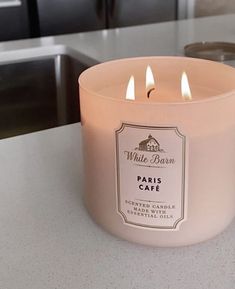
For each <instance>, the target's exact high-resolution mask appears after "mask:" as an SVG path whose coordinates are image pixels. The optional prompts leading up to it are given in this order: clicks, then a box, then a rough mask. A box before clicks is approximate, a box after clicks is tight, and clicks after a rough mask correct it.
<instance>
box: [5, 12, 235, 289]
mask: <svg viewBox="0 0 235 289" xmlns="http://www.w3.org/2000/svg"><path fill="white" fill-rule="evenodd" d="M234 23H235V15H229V16H219V17H210V18H204V19H197V20H186V21H180V22H169V23H162V24H152V25H145V26H139V27H131V28H124V29H114V30H110V31H107V30H104V31H100V32H90V33H79V34H73V35H64V36H56V37H45V38H40V39H33V40H24V41H14V42H5V43H0V62H1V61H3V62H5V61H8V60H14V59H19V58H25V57H30V56H33V55H34V52H35V53H36V54H37V55H38V53H39V54H40V53H41V54H46V53H54V52H55V50H54V48H53V47H56V51H57V52H58V53H61V52H63V51H65V52H66V51H69V52H70V53H72V54H73V53H74V54H77V55H78V56H79V55H80V56H82V54H85V55H86V56H87V57H85V56H84V59H86V61H87V62H89V61H90V63H92V62H94V63H95V62H101V61H105V60H109V59H114V58H120V57H129V56H140V55H182V54H183V46H184V45H185V44H187V43H189V42H194V41H202V40H208V41H209V40H210V41H215V40H220V41H234V40H235V25H234ZM82 57H83V56H82ZM81 159H82V153H81V136H80V125H79V124H73V125H68V126H64V127H59V128H55V129H50V130H45V131H42V132H37V133H32V134H28V135H23V136H18V137H14V138H9V139H4V140H1V141H0V172H1V174H0V184H1V185H0V288H1V289H29V288H30V289H42V288H43V289H44V288H45V289H115V288H118V289H119V288H123V289H156V288H157V289H210V288H211V289H232V288H234V286H235V285H234V282H235V248H234V246H235V244H234V239H235V223H233V224H232V225H231V226H230V227H229V228H228V229H227V230H226V231H225V232H224V233H222V234H221V235H219V236H218V237H216V238H214V239H213V240H210V241H208V242H206V243H203V244H199V245H195V246H191V247H185V248H178V249H164V248H149V247H143V246H140V245H135V244H131V243H128V242H126V241H122V240H119V239H117V238H116V237H113V236H111V235H109V234H108V233H106V232H104V231H103V230H102V229H101V228H99V227H98V226H97V225H95V224H94V223H93V221H92V220H91V219H90V217H89V216H88V215H87V212H86V210H85V208H84V205H83V202H82V197H81V196H82V193H83V186H82V180H83V178H82V160H81Z"/></svg>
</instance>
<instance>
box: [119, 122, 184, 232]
mask: <svg viewBox="0 0 235 289" xmlns="http://www.w3.org/2000/svg"><path fill="white" fill-rule="evenodd" d="M116 164H117V209H118V212H119V213H120V214H121V216H122V218H123V221H124V223H126V224H127V225H134V226H140V227H146V228H152V229H158V230H178V229H179V225H180V224H181V222H182V221H184V220H185V219H186V177H185V174H186V137H185V136H184V135H182V134H181V133H180V132H179V130H178V128H177V127H161V126H159V127H158V126H156V127H155V126H154V127H153V126H142V125H133V124H127V123H123V124H122V126H121V127H120V129H118V130H117V131H116Z"/></svg>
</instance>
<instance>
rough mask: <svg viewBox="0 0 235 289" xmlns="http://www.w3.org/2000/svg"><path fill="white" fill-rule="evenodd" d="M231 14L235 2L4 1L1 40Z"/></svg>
mask: <svg viewBox="0 0 235 289" xmlns="http://www.w3.org/2000/svg"><path fill="white" fill-rule="evenodd" d="M227 13H235V1H234V0H0V41H7V40H15V39H23V38H33V37H40V36H47V35H59V34H66V33H77V32H84V31H92V30H99V29H109V28H115V27H124V26H132V25H140V24H147V23H157V22H164V21H171V20H178V19H187V18H194V17H204V16H210V15H220V14H227Z"/></svg>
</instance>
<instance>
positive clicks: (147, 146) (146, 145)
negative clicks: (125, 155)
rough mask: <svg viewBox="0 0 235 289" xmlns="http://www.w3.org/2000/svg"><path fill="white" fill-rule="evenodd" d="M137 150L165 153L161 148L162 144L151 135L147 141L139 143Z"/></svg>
mask: <svg viewBox="0 0 235 289" xmlns="http://www.w3.org/2000/svg"><path fill="white" fill-rule="evenodd" d="M135 150H138V151H145V152H158V153H159V152H161V153H165V151H164V150H163V149H162V148H161V147H160V143H159V142H158V141H157V140H156V139H155V138H154V137H153V136H152V135H151V134H150V135H149V136H148V138H147V139H145V140H142V141H141V142H140V143H139V146H138V147H136V148H135Z"/></svg>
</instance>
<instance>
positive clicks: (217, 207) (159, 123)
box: [79, 57, 235, 246]
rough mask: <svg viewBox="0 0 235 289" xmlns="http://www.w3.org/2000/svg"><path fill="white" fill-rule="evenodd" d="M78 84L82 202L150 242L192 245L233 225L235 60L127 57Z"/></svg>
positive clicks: (124, 234)
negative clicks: (225, 62)
mask: <svg viewBox="0 0 235 289" xmlns="http://www.w3.org/2000/svg"><path fill="white" fill-rule="evenodd" d="M148 66H150V67H151V68H152V72H153V75H152V76H150V84H148V85H147V87H146V82H145V71H146V68H147V67H148ZM184 71H185V72H186V74H187V76H188V80H189V83H188V82H187V77H186V75H185V74H183V77H182V79H181V76H182V73H183V72H184ZM131 75H133V77H132V78H131V81H130V82H129V85H128V81H129V79H130V77H131ZM185 81H186V84H184V88H182V87H181V86H182V85H183V82H185ZM79 84H80V104H81V120H82V133H83V153H84V166H85V203H86V206H87V209H88V211H89V212H90V214H91V216H92V218H93V219H94V220H95V222H97V223H98V224H100V225H101V226H102V227H103V228H105V229H106V230H107V231H109V232H110V233H112V234H114V235H117V236H119V237H121V238H124V239H126V240H129V241H133V242H137V243H141V244H146V245H151V246H183V245H189V244H194V243H197V242H201V241H204V240H207V239H209V238H211V237H213V236H215V235H216V234H218V233H220V232H221V231H222V230H224V228H226V227H227V226H228V224H229V223H230V222H231V220H232V219H233V217H234V215H235V178H234V174H235V149H234V148H235V112H234V111H235V69H234V68H232V67H229V66H226V65H223V64H220V63H216V62H212V61H206V60H200V59H191V58H184V57H143V58H133V59H123V60H116V61H110V62H106V63H103V64H99V65H96V66H93V67H91V68H89V69H88V70H86V71H85V72H83V73H82V74H81V76H80V78H79ZM127 86H128V92H126V90H127ZM185 89H186V92H185ZM128 93H129V95H128Z"/></svg>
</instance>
